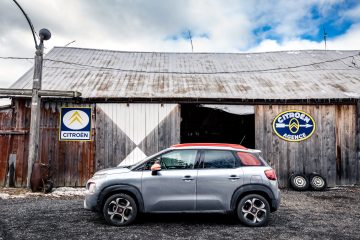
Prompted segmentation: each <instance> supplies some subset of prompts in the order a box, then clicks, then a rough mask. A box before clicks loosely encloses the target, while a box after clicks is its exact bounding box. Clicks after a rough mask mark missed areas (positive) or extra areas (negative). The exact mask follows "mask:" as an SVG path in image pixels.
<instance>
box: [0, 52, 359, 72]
mask: <svg viewBox="0 0 360 240" xmlns="http://www.w3.org/2000/svg"><path fill="white" fill-rule="evenodd" d="M356 56H359V55H358V54H356V55H351V56H346V57H342V58H335V59H330V60H325V61H320V62H315V63H308V64H301V65H296V66H286V67H277V68H268V69H253V70H239V71H216V72H180V71H148V70H136V69H123V68H115V67H101V66H94V65H89V64H82V63H76V62H69V61H62V60H55V59H48V58H44V61H47V62H54V63H62V64H66V65H71V66H78V67H81V68H64V67H56V66H45V67H46V68H58V69H74V70H89V69H95V70H99V71H121V72H133V73H149V74H159V73H160V74H185V75H190V74H195V75H214V74H237V73H261V72H274V71H281V70H292V69H297V68H302V67H310V66H314V65H321V64H325V63H331V62H337V61H340V62H342V63H343V64H344V65H346V66H347V67H349V68H352V69H359V68H358V67H354V66H351V65H348V64H346V63H345V62H344V61H343V60H345V59H348V58H353V59H354V58H355V57H356ZM0 59H12V60H13V59H15V60H29V59H33V58H25V57H0ZM317 70H320V69H317ZM323 70H331V69H323ZM342 70H345V69H342Z"/></svg>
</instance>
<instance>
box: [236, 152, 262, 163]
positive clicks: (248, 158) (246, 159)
mask: <svg viewBox="0 0 360 240" xmlns="http://www.w3.org/2000/svg"><path fill="white" fill-rule="evenodd" d="M237 155H238V157H239V158H240V161H241V163H242V164H243V165H244V166H261V165H263V164H262V163H261V161H260V160H259V159H258V158H257V157H256V156H255V155H253V154H251V153H247V152H237Z"/></svg>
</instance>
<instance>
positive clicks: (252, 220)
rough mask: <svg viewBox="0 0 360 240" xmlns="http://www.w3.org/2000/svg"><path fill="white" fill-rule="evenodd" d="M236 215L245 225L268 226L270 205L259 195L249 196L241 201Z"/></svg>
mask: <svg viewBox="0 0 360 240" xmlns="http://www.w3.org/2000/svg"><path fill="white" fill-rule="evenodd" d="M236 213H237V217H238V218H239V220H240V221H241V223H243V224H244V225H246V226H249V227H261V226H265V225H267V224H268V221H269V217H270V205H269V203H268V201H267V200H266V199H265V198H264V197H262V196H260V195H258V194H249V195H246V196H245V197H243V198H242V199H240V201H239V204H238V206H237V210H236Z"/></svg>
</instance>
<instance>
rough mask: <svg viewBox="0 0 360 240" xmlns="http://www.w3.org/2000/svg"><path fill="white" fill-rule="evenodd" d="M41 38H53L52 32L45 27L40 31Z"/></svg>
mask: <svg viewBox="0 0 360 240" xmlns="http://www.w3.org/2000/svg"><path fill="white" fill-rule="evenodd" d="M39 36H40V40H41V41H43V40H49V39H50V38H51V32H50V31H49V30H47V29H46V28H43V29H41V30H40V32H39Z"/></svg>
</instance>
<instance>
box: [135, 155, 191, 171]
mask: <svg viewBox="0 0 360 240" xmlns="http://www.w3.org/2000/svg"><path fill="white" fill-rule="evenodd" d="M196 154H197V150H176V151H171V152H167V153H164V154H162V155H159V156H157V157H155V158H152V159H151V160H149V161H147V162H146V163H145V164H144V166H143V168H142V169H143V170H150V168H151V166H152V165H153V164H154V163H155V161H156V160H159V161H160V165H161V171H163V170H175V169H193V168H194V165H195V160H196Z"/></svg>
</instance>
